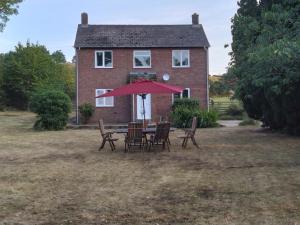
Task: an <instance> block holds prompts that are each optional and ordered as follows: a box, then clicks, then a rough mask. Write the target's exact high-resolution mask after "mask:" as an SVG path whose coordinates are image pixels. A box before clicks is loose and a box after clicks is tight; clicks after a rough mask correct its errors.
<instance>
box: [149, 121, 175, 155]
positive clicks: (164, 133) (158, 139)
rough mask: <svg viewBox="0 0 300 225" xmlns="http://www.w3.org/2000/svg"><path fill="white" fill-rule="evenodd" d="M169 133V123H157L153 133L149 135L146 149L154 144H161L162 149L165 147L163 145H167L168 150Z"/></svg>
mask: <svg viewBox="0 0 300 225" xmlns="http://www.w3.org/2000/svg"><path fill="white" fill-rule="evenodd" d="M169 133H170V123H168V122H163V123H158V124H157V127H156V131H155V134H154V135H151V136H150V139H149V145H148V150H150V149H151V147H153V146H154V145H162V149H165V147H166V146H167V148H168V151H170V147H169V145H170V144H169Z"/></svg>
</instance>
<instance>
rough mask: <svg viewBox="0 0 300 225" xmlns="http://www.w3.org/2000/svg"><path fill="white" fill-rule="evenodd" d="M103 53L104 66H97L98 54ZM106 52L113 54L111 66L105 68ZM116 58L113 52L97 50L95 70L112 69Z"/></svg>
mask: <svg viewBox="0 0 300 225" xmlns="http://www.w3.org/2000/svg"><path fill="white" fill-rule="evenodd" d="M100 52H101V53H102V54H103V59H102V65H103V66H98V64H97V53H100ZM105 52H111V66H105ZM113 58H114V56H113V51H112V50H97V51H95V68H97V69H99V68H102V69H112V68H113V66H114V64H113V62H114V60H113Z"/></svg>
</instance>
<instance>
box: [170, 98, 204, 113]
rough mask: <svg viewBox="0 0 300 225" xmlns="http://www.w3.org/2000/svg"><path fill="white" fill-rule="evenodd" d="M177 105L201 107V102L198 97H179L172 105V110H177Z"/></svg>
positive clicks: (191, 107) (188, 107)
mask: <svg viewBox="0 0 300 225" xmlns="http://www.w3.org/2000/svg"><path fill="white" fill-rule="evenodd" d="M177 107H184V108H187V109H199V107H200V103H199V101H198V100H196V99H191V98H180V99H179V98H178V99H175V100H174V103H173V105H172V110H175V109H176V108H177Z"/></svg>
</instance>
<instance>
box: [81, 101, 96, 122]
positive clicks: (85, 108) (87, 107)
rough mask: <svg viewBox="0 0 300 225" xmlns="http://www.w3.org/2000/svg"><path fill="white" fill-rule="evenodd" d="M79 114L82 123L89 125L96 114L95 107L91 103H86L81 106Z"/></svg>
mask: <svg viewBox="0 0 300 225" xmlns="http://www.w3.org/2000/svg"><path fill="white" fill-rule="evenodd" d="M79 112H80V117H81V121H82V123H84V124H85V123H87V122H88V120H89V119H90V118H91V116H92V115H93V114H94V112H95V107H94V106H93V105H92V104H91V103H84V104H82V105H81V106H79Z"/></svg>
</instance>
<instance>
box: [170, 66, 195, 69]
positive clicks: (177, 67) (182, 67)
mask: <svg viewBox="0 0 300 225" xmlns="http://www.w3.org/2000/svg"><path fill="white" fill-rule="evenodd" d="M172 68H174V69H180V68H181V69H185V68H191V66H172Z"/></svg>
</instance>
